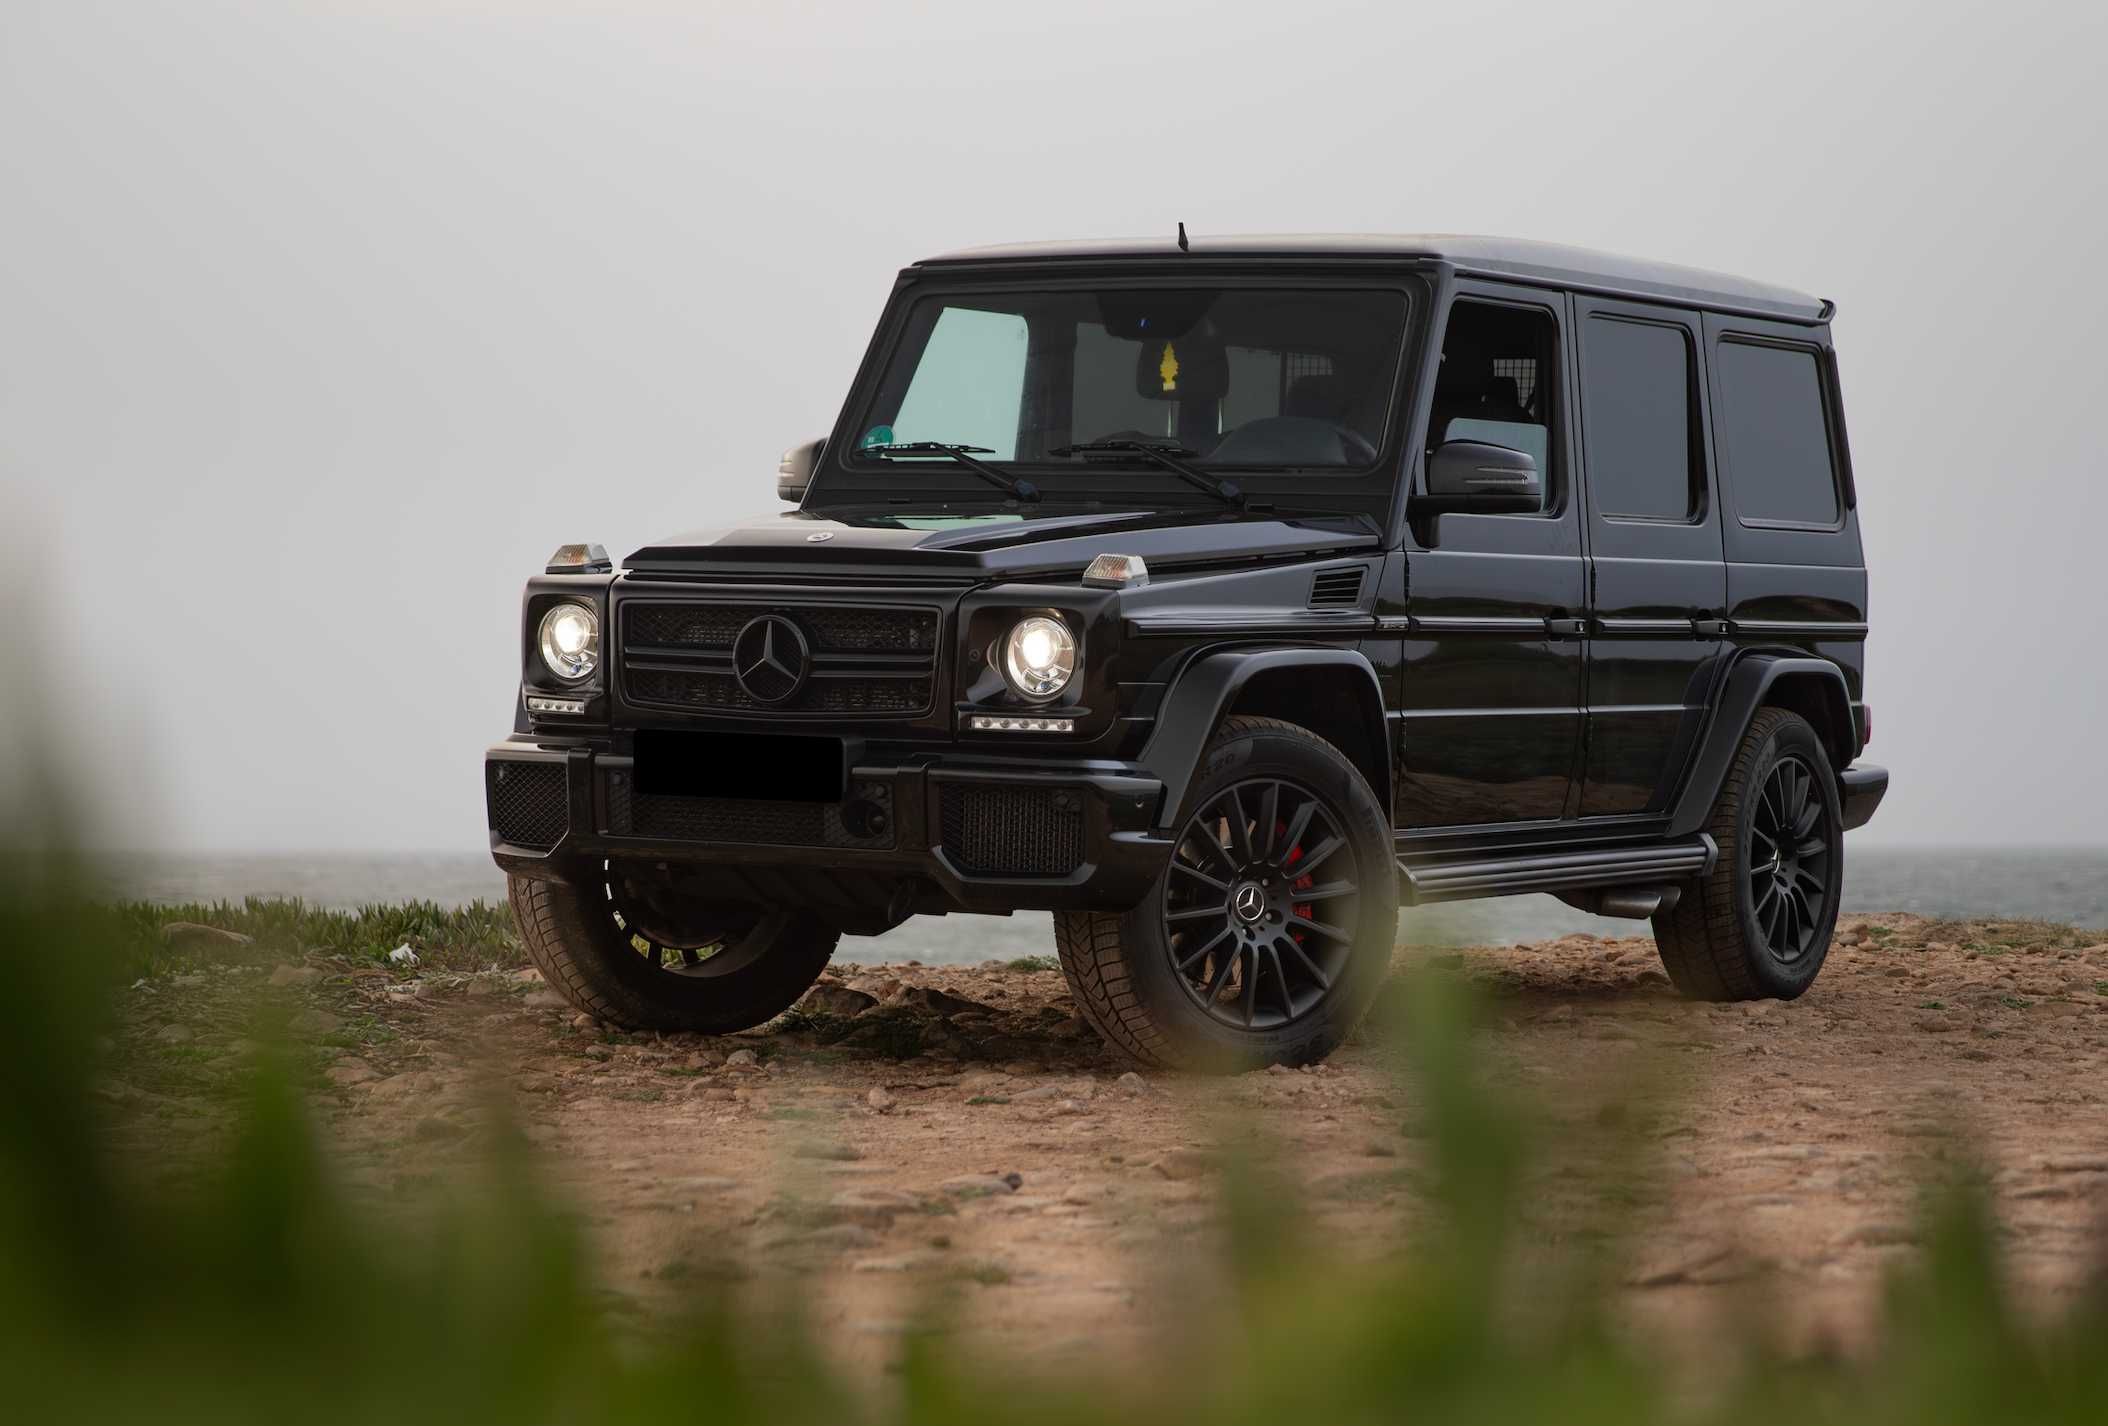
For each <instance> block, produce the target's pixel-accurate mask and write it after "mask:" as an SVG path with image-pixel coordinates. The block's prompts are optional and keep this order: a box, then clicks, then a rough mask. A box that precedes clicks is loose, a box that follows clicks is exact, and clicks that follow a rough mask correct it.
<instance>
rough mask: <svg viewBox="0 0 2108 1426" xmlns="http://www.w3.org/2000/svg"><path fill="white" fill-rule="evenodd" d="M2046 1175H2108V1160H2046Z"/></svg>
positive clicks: (2043, 1164) (2043, 1162)
mask: <svg viewBox="0 0 2108 1426" xmlns="http://www.w3.org/2000/svg"><path fill="white" fill-rule="evenodd" d="M2042 1168H2043V1171H2044V1172H2045V1173H2108V1159H2100V1158H2083V1159H2044V1160H2043V1161H2042Z"/></svg>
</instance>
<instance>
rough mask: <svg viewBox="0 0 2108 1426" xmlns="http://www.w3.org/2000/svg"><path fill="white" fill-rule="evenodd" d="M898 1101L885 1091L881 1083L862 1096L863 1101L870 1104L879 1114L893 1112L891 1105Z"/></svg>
mask: <svg viewBox="0 0 2108 1426" xmlns="http://www.w3.org/2000/svg"><path fill="white" fill-rule="evenodd" d="M898 1102H899V1101H897V1100H895V1099H894V1098H893V1096H892V1095H891V1094H890V1093H888V1092H887V1090H886V1088H885V1086H883V1085H880V1086H879V1087H877V1088H875V1089H873V1090H872V1091H871V1092H870V1093H869V1094H867V1095H865V1096H864V1103H866V1104H868V1105H870V1106H871V1107H872V1109H874V1110H875V1111H877V1112H878V1113H880V1114H891V1113H892V1112H893V1106H894V1105H895V1104H896V1103H898Z"/></svg>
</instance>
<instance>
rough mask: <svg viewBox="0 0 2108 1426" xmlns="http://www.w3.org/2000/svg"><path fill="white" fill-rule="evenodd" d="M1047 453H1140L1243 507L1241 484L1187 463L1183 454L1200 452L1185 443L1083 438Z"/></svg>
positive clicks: (1240, 508) (1177, 474)
mask: <svg viewBox="0 0 2108 1426" xmlns="http://www.w3.org/2000/svg"><path fill="white" fill-rule="evenodd" d="M1047 454H1048V455H1050V456H1087V455H1134V456H1140V457H1141V458H1142V459H1143V460H1146V461H1148V462H1149V463H1150V464H1151V465H1154V466H1156V467H1158V468H1159V469H1161V470H1168V471H1170V472H1171V473H1172V474H1173V475H1175V476H1177V477H1178V478H1179V479H1180V480H1183V481H1185V482H1186V483H1187V484H1188V485H1193V486H1197V487H1199V488H1200V489H1202V490H1205V491H1207V492H1208V494H1210V495H1212V496H1214V497H1215V498H1216V499H1217V500H1220V501H1221V502H1222V503H1223V504H1225V505H1231V506H1235V507H1236V508H1237V509H1239V510H1242V509H1244V508H1245V499H1244V487H1242V486H1240V485H1239V484H1238V483H1237V482H1236V481H1234V480H1224V479H1223V478H1222V477H1221V476H1219V475H1210V474H1208V473H1207V472H1206V471H1204V470H1200V469H1197V468H1195V467H1193V466H1190V465H1187V464H1186V461H1185V458H1186V457H1188V456H1196V455H1199V454H1200V452H1198V451H1192V450H1188V449H1186V448H1185V447H1184V446H1174V445H1156V444H1153V443H1152V442H1149V441H1083V442H1081V443H1079V444H1077V445H1073V446H1056V447H1055V448H1054V449H1053V450H1051V451H1048V452H1047Z"/></svg>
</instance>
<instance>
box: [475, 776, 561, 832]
mask: <svg viewBox="0 0 2108 1426" xmlns="http://www.w3.org/2000/svg"><path fill="white" fill-rule="evenodd" d="M483 796H484V804H485V806H486V808H487V809H488V811H489V813H490V827H491V830H492V831H494V832H496V833H497V834H498V836H499V837H500V839H502V840H504V841H507V842H510V843H512V845H514V846H516V847H533V848H535V849H537V850H541V851H547V850H548V849H549V848H550V847H553V846H555V845H556V844H557V843H558V842H559V841H561V840H562V839H563V835H564V832H565V830H566V829H567V828H568V827H569V826H570V825H571V799H570V794H569V791H568V788H567V784H566V781H565V776H564V765H563V764H562V763H548V762H503V761H493V762H488V763H485V764H484V767H483Z"/></svg>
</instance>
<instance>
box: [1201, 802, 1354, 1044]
mask: <svg viewBox="0 0 2108 1426" xmlns="http://www.w3.org/2000/svg"><path fill="white" fill-rule="evenodd" d="M1169 876H1170V880H1169V883H1168V884H1167V885H1166V886H1165V888H1164V944H1165V946H1166V947H1167V949H1168V950H1169V953H1170V956H1171V963H1172V965H1173V967H1174V968H1175V969H1176V970H1177V972H1178V976H1179V979H1180V981H1181V983H1182V984H1184V985H1185V987H1186V989H1187V990H1188V991H1189V992H1191V994H1192V995H1193V997H1194V1000H1195V1002H1196V1003H1198V1004H1199V1005H1200V1007H1201V1008H1202V1009H1204V1010H1206V1011H1207V1013H1208V1014H1209V1015H1211V1016H1213V1017H1214V1018H1215V1019H1217V1020H1220V1021H1221V1022H1223V1023H1224V1024H1226V1025H1231V1026H1236V1027H1241V1028H1243V1029H1246V1030H1253V1029H1262V1028H1264V1029H1272V1028H1274V1027H1276V1026H1280V1025H1285V1024H1287V1023H1288V1022H1289V1021H1291V1020H1294V1019H1295V1018H1296V1017H1297V1016H1299V1015H1303V1014H1306V1013H1308V1012H1309V1011H1310V1010H1311V1009H1313V1008H1314V1007H1315V1006H1316V1005H1317V1004H1318V1002H1319V1001H1321V1000H1323V999H1324V998H1325V996H1326V994H1327V993H1328V992H1330V991H1331V989H1332V986H1333V983H1334V982H1335V981H1336V980H1338V979H1339V976H1340V973H1341V971H1342V969H1343V967H1344V963H1345V961H1346V959H1347V956H1348V953H1349V952H1350V951H1351V950H1352V948H1353V945H1354V928H1355V899H1356V894H1357V893H1358V892H1359V890H1360V886H1359V884H1358V883H1357V882H1356V881H1355V879H1354V853H1353V850H1352V848H1351V847H1349V845H1348V841H1347V834H1346V832H1345V830H1344V829H1343V828H1342V827H1341V825H1340V820H1339V818H1338V816H1337V815H1336V814H1334V813H1333V812H1332V810H1331V809H1330V808H1328V807H1326V806H1325V803H1324V800H1323V799H1322V798H1320V797H1319V796H1318V795H1317V794H1315V793H1313V792H1311V791H1310V790H1309V789H1308V788H1305V787H1301V786H1298V785H1297V784H1295V783H1293V782H1288V781H1284V780H1282V779H1278V778H1254V779H1251V780H1249V781H1245V782H1239V783H1235V784H1233V785H1231V786H1229V787H1227V788H1224V789H1223V790H1222V792H1220V793H1219V794H1217V795H1216V796H1215V798H1214V799H1213V800H1211V801H1210V802H1209V803H1208V804H1207V805H1206V806H1204V807H1202V808H1201V809H1200V810H1199V811H1198V812H1196V813H1194V814H1193V817H1192V818H1191V819H1190V820H1189V821H1188V822H1187V823H1186V827H1185V830H1184V832H1182V833H1181V834H1180V836H1179V840H1178V847H1177V850H1176V851H1174V852H1173V853H1172V858H1171V869H1170V873H1169Z"/></svg>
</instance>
